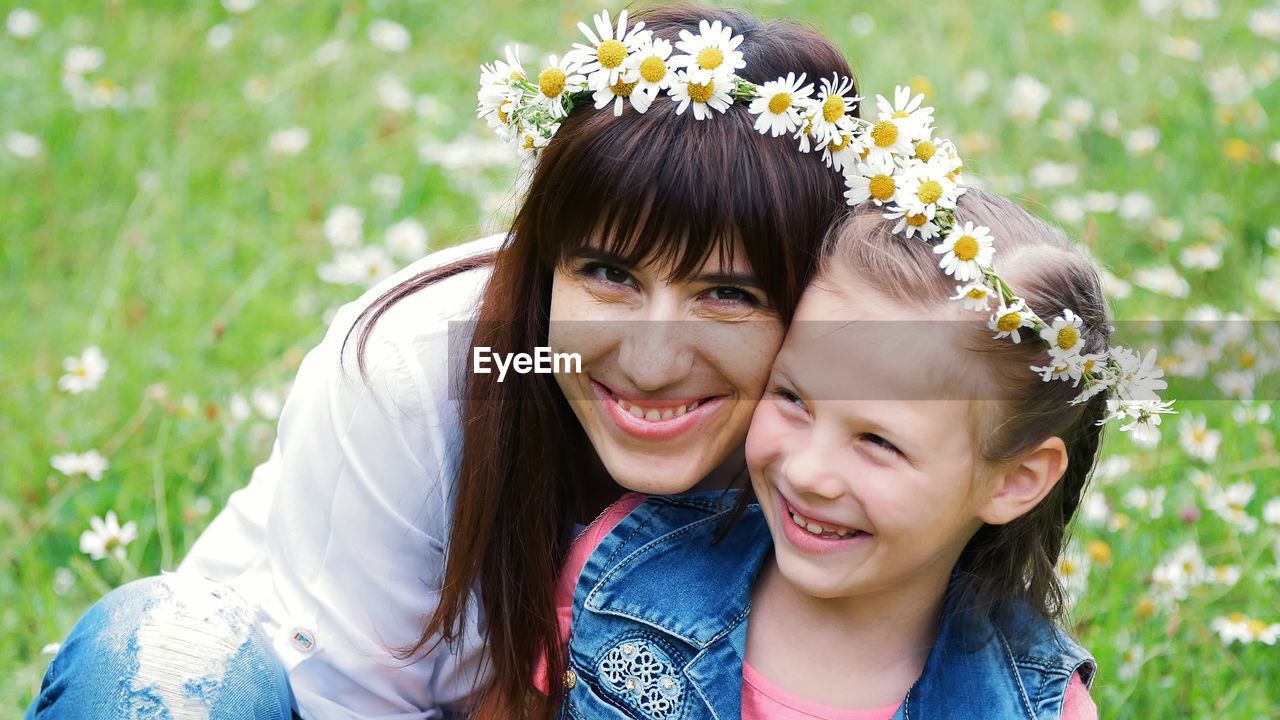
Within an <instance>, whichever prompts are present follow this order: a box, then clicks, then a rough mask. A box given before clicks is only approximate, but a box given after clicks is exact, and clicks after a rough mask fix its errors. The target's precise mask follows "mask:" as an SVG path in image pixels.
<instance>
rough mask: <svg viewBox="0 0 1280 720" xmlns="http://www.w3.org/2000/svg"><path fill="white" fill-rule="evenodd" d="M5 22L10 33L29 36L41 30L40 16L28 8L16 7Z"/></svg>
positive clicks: (17, 35)
mask: <svg viewBox="0 0 1280 720" xmlns="http://www.w3.org/2000/svg"><path fill="white" fill-rule="evenodd" d="M4 24H5V27H6V28H7V29H8V30H9V34H10V35H12V36H14V37H16V38H29V37H31V36H32V35H35V34H36V32H38V31H39V30H40V17H39V16H38V15H36V14H35V13H33V12H31V11H30V10H28V9H26V8H14V9H13V10H12V11H10V13H9V16H8V17H6V18H5V22H4Z"/></svg>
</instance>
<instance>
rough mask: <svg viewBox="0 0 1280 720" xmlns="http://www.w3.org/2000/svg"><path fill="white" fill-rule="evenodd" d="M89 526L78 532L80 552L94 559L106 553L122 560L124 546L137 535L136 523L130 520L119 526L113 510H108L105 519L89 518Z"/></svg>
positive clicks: (102, 556) (104, 555)
mask: <svg viewBox="0 0 1280 720" xmlns="http://www.w3.org/2000/svg"><path fill="white" fill-rule="evenodd" d="M89 528H90V529H88V530H85V531H84V532H83V533H80V552H82V553H85V554H86V555H88V556H89V557H91V558H93V559H94V560H101V559H103V558H105V557H106V556H107V555H111V556H112V557H114V558H116V559H117V560H124V549H125V546H127V545H128V544H129V543H131V542H133V541H134V540H136V539H137V537H138V525H137V523H135V522H133V521H132V520H130V521H129V522H127V523H125V524H124V526H121V525H120V521H119V520H117V519H116V512H115V511H114V510H108V511H107V516H106V518H105V519H103V518H100V517H97V516H94V517H92V518H90V519H89Z"/></svg>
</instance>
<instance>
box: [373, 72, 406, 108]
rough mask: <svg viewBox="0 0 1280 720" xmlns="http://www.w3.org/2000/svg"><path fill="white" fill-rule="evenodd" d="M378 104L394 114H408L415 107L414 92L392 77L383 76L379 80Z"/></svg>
mask: <svg viewBox="0 0 1280 720" xmlns="http://www.w3.org/2000/svg"><path fill="white" fill-rule="evenodd" d="M377 93H378V102H380V103H382V106H383V107H385V108H386V109H388V110H390V111H392V112H394V113H406V112H408V111H409V108H410V107H412V106H413V92H412V91H411V90H409V88H408V86H406V85H405V84H404V83H402V82H400V80H399V79H398V78H396V77H394V76H391V75H383V76H382V77H381V78H379V79H378V85H377Z"/></svg>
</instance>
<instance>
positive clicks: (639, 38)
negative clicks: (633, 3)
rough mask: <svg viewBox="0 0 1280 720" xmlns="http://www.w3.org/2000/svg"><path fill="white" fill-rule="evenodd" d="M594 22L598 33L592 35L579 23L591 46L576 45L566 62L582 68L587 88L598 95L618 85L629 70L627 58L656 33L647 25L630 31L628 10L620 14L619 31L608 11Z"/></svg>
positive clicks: (579, 27) (603, 12)
mask: <svg viewBox="0 0 1280 720" xmlns="http://www.w3.org/2000/svg"><path fill="white" fill-rule="evenodd" d="M594 21H595V26H596V32H591V28H590V27H587V24H586V23H584V22H580V23H578V29H579V30H581V31H582V34H583V35H586V36H587V40H589V41H591V44H590V45H584V44H582V43H574V45H573V50H570V51H569V54H568V55H567V56H566V57H565V59H566V61H567V60H572V61H573V62H575V63H576V64H578V65H580V66H581V72H582V73H583V74H584V75H586V78H587V87H588V88H590V89H591V90H592V91H593V92H597V93H598V92H600V91H602V90H605V91H607V90H608V89H609V88H610V87H612V86H614V85H616V84H618V79H619V76H621V75H622V73H623V71H624V70H625V69H626V62H627V57H628V56H629V55H630V54H631V53H632V52H633V51H635V50H636V48H638V47H639V46H640V43H641V42H643V41H646V40H648V39H649V38H651V37H652V36H653V33H651V32H649V31H648V30H645V29H644V23H643V22H638V23H636V24H635V25H634V26H632V27H631V28H630V29H628V28H627V11H626V10H623V11H621V12H619V13H618V24H617V28H616V30H615V28H614V26H613V25H612V24H611V23H610V22H609V11H608V10H601V11H600V14H599V15H597V16H596V17H595V18H594ZM601 107H602V106H601Z"/></svg>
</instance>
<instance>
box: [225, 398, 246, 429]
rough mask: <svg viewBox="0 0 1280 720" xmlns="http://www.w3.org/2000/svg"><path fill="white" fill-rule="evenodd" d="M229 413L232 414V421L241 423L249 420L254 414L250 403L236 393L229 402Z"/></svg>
mask: <svg viewBox="0 0 1280 720" xmlns="http://www.w3.org/2000/svg"><path fill="white" fill-rule="evenodd" d="M227 411H228V412H229V413H230V414H231V421H232V422H237V423H241V422H244V421H245V420H248V419H249V415H250V413H251V412H252V410H251V408H250V407H249V401H248V400H245V399H244V396H243V395H241V394H240V393H236V394H234V395H232V396H231V398H230V399H229V400H227Z"/></svg>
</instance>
